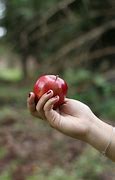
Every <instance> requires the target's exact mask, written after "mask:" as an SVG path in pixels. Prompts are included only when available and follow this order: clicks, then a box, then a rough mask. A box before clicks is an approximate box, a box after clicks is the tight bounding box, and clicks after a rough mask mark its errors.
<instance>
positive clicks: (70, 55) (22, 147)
mask: <svg viewBox="0 0 115 180" xmlns="http://www.w3.org/2000/svg"><path fill="white" fill-rule="evenodd" d="M0 28H4V29H5V31H4V32H5V33H4V36H3V37H1V36H0V38H1V39H0V40H1V41H0V179H1V180H15V179H16V178H18V179H20V180H26V179H27V180H99V179H101V180H105V179H111V180H114V179H115V178H114V177H115V173H114V172H115V168H114V164H113V163H112V162H111V161H109V160H108V159H106V158H105V157H102V155H101V154H100V153H98V152H97V151H95V150H94V149H92V148H90V147H88V146H84V145H83V144H82V145H81V144H80V143H82V142H80V143H79V141H75V142H74V140H73V139H68V137H65V136H63V135H60V134H58V132H55V131H53V130H52V129H51V128H50V127H49V126H47V125H46V124H45V123H44V122H41V121H39V120H36V119H34V118H33V117H31V116H30V115H29V112H28V111H27V107H26V99H27V96H28V93H29V92H30V91H32V90H33V84H34V82H35V81H36V79H37V77H38V76H40V75H41V74H59V76H60V77H62V78H64V79H65V80H66V81H67V83H68V87H69V88H68V97H70V98H74V99H77V100H80V101H82V102H84V103H86V104H88V106H89V107H90V108H91V109H92V111H93V112H94V113H95V114H96V115H97V116H98V117H101V118H103V119H104V120H107V121H109V123H113V124H114V120H115V108H114V107H115V3H114V0H101V1H100V0H95V1H91V0H47V1H43V0H11V1H10V0H0Z"/></svg>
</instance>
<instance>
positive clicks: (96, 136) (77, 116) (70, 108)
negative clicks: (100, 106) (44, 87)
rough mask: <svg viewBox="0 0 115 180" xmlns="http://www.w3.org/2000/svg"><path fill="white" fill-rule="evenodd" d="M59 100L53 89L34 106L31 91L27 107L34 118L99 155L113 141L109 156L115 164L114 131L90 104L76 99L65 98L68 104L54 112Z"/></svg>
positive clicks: (33, 95) (109, 147) (108, 150)
mask: <svg viewBox="0 0 115 180" xmlns="http://www.w3.org/2000/svg"><path fill="white" fill-rule="evenodd" d="M58 100H59V97H58V96H56V97H53V91H52V90H50V91H48V92H47V93H45V94H44V95H43V96H42V97H41V98H40V99H39V101H38V103H37V105H35V102H34V101H35V94H34V93H33V92H31V93H30V97H28V99H27V107H28V109H29V111H30V113H31V114H32V115H33V116H35V117H38V118H41V119H43V120H46V122H48V123H49V124H50V126H51V127H53V128H55V129H57V130H58V131H60V132H62V133H63V134H65V135H67V136H70V137H73V138H75V139H79V140H82V141H84V142H87V143H88V144H90V145H92V146H93V147H94V148H96V149H97V150H98V151H100V152H102V151H103V150H105V148H106V146H107V145H108V142H110V140H111V142H110V144H109V146H108V148H107V151H106V156H107V157H109V158H110V159H111V160H112V161H114V162H115V128H113V127H112V126H111V125H109V124H107V123H105V122H103V121H101V120H100V119H99V118H98V117H96V116H95V115H94V113H93V112H92V111H91V109H90V108H89V107H88V106H87V105H85V104H83V103H82V102H80V101H77V100H73V99H68V98H66V99H65V103H64V104H63V105H61V106H60V108H59V109H56V110H54V109H53V106H54V104H55V103H56V102H58ZM105 132H106V133H105Z"/></svg>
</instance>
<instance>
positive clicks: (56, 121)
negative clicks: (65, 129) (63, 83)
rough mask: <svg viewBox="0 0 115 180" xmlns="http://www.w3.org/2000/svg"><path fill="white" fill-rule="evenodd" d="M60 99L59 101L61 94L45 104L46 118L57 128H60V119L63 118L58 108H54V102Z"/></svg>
mask: <svg viewBox="0 0 115 180" xmlns="http://www.w3.org/2000/svg"><path fill="white" fill-rule="evenodd" d="M58 101H59V96H55V97H53V98H51V99H49V100H48V101H47V102H46V104H45V106H44V113H45V116H46V119H47V120H48V122H49V123H50V125H51V126H52V127H53V128H55V129H59V128H60V119H61V116H60V114H59V112H58V110H54V109H53V106H54V104H55V103H56V102H58Z"/></svg>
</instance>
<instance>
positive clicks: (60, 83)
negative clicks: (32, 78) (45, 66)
mask: <svg viewBox="0 0 115 180" xmlns="http://www.w3.org/2000/svg"><path fill="white" fill-rule="evenodd" d="M67 89H68V86H67V83H66V82H65V81H64V80H63V79H61V78H59V76H58V75H57V76H55V75H44V76H41V77H40V78H38V80H37V81H36V83H35V85H34V90H33V92H34V93H35V96H36V102H37V101H38V100H39V99H40V97H41V96H42V95H43V94H44V93H46V92H48V91H49V90H53V93H54V95H53V96H56V95H58V96H59V101H58V102H57V103H56V104H55V106H54V108H57V107H59V106H60V105H61V104H63V103H64V99H65V97H66V95H67Z"/></svg>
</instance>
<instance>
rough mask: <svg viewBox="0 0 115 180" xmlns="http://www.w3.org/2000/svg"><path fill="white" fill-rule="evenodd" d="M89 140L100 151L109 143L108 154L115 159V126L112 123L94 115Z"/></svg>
mask: <svg viewBox="0 0 115 180" xmlns="http://www.w3.org/2000/svg"><path fill="white" fill-rule="evenodd" d="M87 142H88V143H89V144H90V145H92V146H93V147H94V148H96V149H97V150H98V151H100V152H103V151H104V150H105V148H106V147H107V145H108V147H107V151H106V156H107V157H109V158H110V159H111V160H113V161H115V128H113V127H112V126H111V125H109V124H107V123H105V122H103V121H101V120H100V119H98V118H97V117H96V116H94V119H93V123H92V125H91V128H90V131H89V133H88V138H87Z"/></svg>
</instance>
